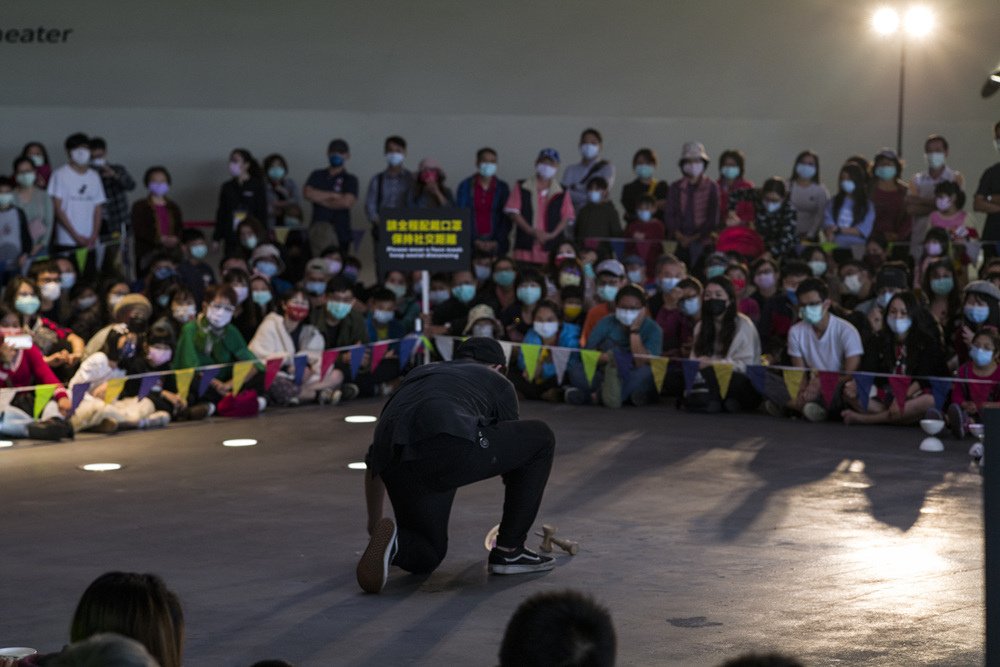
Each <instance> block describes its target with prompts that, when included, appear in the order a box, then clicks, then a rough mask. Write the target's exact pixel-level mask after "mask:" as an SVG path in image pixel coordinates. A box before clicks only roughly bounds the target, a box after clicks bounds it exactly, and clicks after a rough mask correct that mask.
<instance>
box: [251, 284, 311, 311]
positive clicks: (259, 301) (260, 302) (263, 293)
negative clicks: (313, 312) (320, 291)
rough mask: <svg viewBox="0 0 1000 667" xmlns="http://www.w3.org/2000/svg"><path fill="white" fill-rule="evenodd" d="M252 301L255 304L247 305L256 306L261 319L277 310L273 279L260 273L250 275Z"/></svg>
mask: <svg viewBox="0 0 1000 667" xmlns="http://www.w3.org/2000/svg"><path fill="white" fill-rule="evenodd" d="M250 303H251V304H253V305H252V306H251V305H249V304H248V306H247V307H252V308H255V309H256V310H257V316H258V317H259V318H260V320H261V321H263V320H264V317H265V316H266V315H267V314H268V313H273V312H274V311H275V303H274V290H273V289H271V281H270V280H268V279H267V277H266V276H263V275H261V274H259V273H255V274H253V275H252V276H250ZM311 308H312V306H311V305H310V309H311Z"/></svg>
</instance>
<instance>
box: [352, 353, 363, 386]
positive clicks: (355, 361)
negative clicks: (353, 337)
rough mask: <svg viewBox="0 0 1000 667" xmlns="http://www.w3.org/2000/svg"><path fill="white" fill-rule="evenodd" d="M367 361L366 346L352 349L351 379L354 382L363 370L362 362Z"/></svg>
mask: <svg viewBox="0 0 1000 667" xmlns="http://www.w3.org/2000/svg"><path fill="white" fill-rule="evenodd" d="M364 359H365V346H364V345H356V346H355V347H352V348H351V379H352V380H353V379H354V378H355V377H357V375H358V371H359V370H361V362H362V361H364Z"/></svg>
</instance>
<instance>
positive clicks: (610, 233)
mask: <svg viewBox="0 0 1000 667" xmlns="http://www.w3.org/2000/svg"><path fill="white" fill-rule="evenodd" d="M573 233H574V235H575V240H576V245H577V246H579V247H581V248H594V249H596V250H597V251H598V252H599V253H604V254H607V255H610V254H611V243H610V242H609V241H608V238H609V237H610V238H618V237H620V236H621V235H622V223H621V220H619V219H618V211H617V210H616V209H615V205H614V204H613V203H612V202H611V200H610V199H608V182H607V181H605V180H604V179H603V178H602V177H600V176H595V177H593V178H592V179H590V183H589V184H588V185H587V203H586V204H584V205H583V206H582V207H580V208H578V209H577V214H576V224H575V225H574V226H573Z"/></svg>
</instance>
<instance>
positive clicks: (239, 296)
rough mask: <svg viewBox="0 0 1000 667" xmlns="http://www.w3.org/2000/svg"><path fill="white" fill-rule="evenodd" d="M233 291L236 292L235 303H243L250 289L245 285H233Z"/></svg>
mask: <svg viewBox="0 0 1000 667" xmlns="http://www.w3.org/2000/svg"><path fill="white" fill-rule="evenodd" d="M233 291H234V292H236V303H243V302H244V301H246V300H247V297H248V296H249V295H250V288H249V287H247V286H246V285H233Z"/></svg>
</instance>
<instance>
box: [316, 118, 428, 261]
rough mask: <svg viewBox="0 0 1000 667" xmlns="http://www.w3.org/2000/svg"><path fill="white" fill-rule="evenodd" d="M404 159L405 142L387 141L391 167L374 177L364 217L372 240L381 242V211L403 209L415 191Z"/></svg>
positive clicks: (388, 159) (396, 138)
mask: <svg viewBox="0 0 1000 667" xmlns="http://www.w3.org/2000/svg"><path fill="white" fill-rule="evenodd" d="M405 159H406V139H404V138H403V137H400V136H395V135H394V136H391V137H388V138H387V139H386V140H385V161H386V164H387V165H388V166H386V168H385V170H384V171H381V172H379V173H377V174H375V175H374V176H372V179H371V180H370V181H369V182H368V194H367V195H366V196H365V213H366V214H367V215H368V222H369V223H371V226H372V238H373V239H374V240H376V241H377V240H378V238H379V229H380V225H381V222H382V213H381V211H382V209H384V208H401V207H402V206H403V205H404V204H405V203H406V195H407V193H409V191H410V188H412V187H413V173H412V172H410V171H409V170H407V169H405V168H404V167H403V160H405ZM317 250H318V249H317ZM345 252H346V251H345ZM376 273H378V271H377V270H376Z"/></svg>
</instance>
